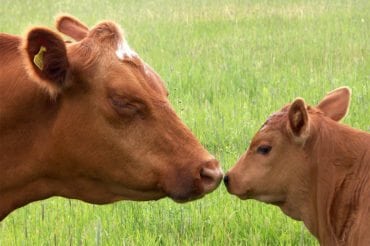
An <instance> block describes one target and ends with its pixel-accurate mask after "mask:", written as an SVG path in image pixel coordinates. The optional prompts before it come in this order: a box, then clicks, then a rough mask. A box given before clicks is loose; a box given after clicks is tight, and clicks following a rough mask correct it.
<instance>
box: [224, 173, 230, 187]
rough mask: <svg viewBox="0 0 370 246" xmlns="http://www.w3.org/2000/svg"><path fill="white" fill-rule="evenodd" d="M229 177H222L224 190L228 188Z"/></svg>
mask: <svg viewBox="0 0 370 246" xmlns="http://www.w3.org/2000/svg"><path fill="white" fill-rule="evenodd" d="M229 179H230V178H229V175H225V177H224V184H225V186H226V188H227V187H228V186H229Z"/></svg>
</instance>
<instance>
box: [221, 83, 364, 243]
mask: <svg viewBox="0 0 370 246" xmlns="http://www.w3.org/2000/svg"><path fill="white" fill-rule="evenodd" d="M350 95H351V90H350V89H349V88H348V87H341V88H338V89H336V90H334V91H331V92H330V93H328V94H327V95H326V96H325V97H324V98H323V99H322V100H321V101H320V102H319V104H318V105H317V106H308V105H306V103H305V101H304V100H303V99H302V98H297V99H296V100H295V101H293V103H291V104H289V105H286V106H285V107H283V108H282V109H281V110H280V111H278V112H276V113H274V114H272V115H271V116H270V117H269V118H268V119H267V121H266V122H265V123H264V124H263V126H262V127H261V128H260V130H259V131H258V132H257V133H256V135H255V136H254V137H253V139H252V141H251V143H250V146H249V148H248V149H247V151H246V152H245V153H244V154H243V155H242V156H241V157H240V159H239V160H238V161H237V163H236V164H235V166H233V167H232V168H231V169H230V170H229V171H228V172H227V174H226V175H225V178H224V183H225V185H226V187H227V190H228V192H230V193H231V194H233V195H236V196H237V197H239V198H241V199H255V200H258V201H261V202H264V203H268V204H272V205H276V206H278V207H279V208H280V209H281V210H282V211H283V212H284V213H285V214H286V215H288V216H290V217H291V218H293V219H296V220H301V221H303V222H304V224H305V225H306V227H307V228H308V230H309V231H310V232H311V233H312V234H313V235H314V236H315V237H316V238H317V239H318V241H319V242H320V244H321V245H370V233H369V232H370V134H369V133H367V132H364V131H361V130H357V129H354V128H351V127H349V126H347V125H345V124H342V123H339V121H340V120H341V119H342V118H343V117H345V115H346V114H347V111H348V108H349V104H350ZM364 117H368V115H367V116H364Z"/></svg>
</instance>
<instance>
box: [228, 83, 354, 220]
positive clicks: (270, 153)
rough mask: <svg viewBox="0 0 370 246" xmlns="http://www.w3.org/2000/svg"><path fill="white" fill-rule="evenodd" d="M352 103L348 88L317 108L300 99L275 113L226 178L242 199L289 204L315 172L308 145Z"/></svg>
mask: <svg viewBox="0 0 370 246" xmlns="http://www.w3.org/2000/svg"><path fill="white" fill-rule="evenodd" d="M349 102H350V90H349V89H348V88H346V87H342V88H339V89H337V90H334V91H332V92H331V93H329V94H328V95H327V96H326V97H325V98H324V99H323V100H322V101H321V102H320V103H319V104H318V105H317V106H316V107H310V106H307V105H306V104H305V102H304V101H303V99H301V98H298V99H296V100H295V101H294V102H293V103H292V104H290V105H287V106H285V107H283V108H282V109H281V110H280V111H279V112H276V113H274V114H272V115H271V116H270V117H269V118H268V119H267V121H266V122H265V123H264V124H263V126H262V127H261V129H260V130H259V131H258V132H257V133H256V135H255V136H254V137H253V139H252V142H251V144H250V146H249V148H248V150H247V151H246V152H245V153H244V154H243V155H242V156H241V157H240V159H239V161H238V162H237V163H236V164H235V166H234V167H232V168H231V169H230V170H229V172H228V173H227V175H226V176H225V179H224V182H225V184H226V186H227V189H228V191H229V192H230V193H231V194H234V195H236V196H238V197H239V198H241V199H256V200H259V201H262V202H266V203H272V204H275V205H279V206H283V205H284V203H285V202H287V200H289V199H290V196H291V195H292V194H293V193H294V192H300V191H302V189H305V187H307V185H306V184H305V182H307V178H309V177H310V172H311V170H312V168H313V167H312V165H310V163H309V161H310V158H312V156H310V153H309V150H308V148H307V145H308V142H309V141H310V140H311V139H312V138H313V137H315V136H316V135H317V133H318V131H320V127H319V125H320V124H321V123H322V122H325V121H339V120H341V119H342V118H343V117H344V116H345V115H346V113H347V110H348V107H349ZM291 216H292V217H294V215H291Z"/></svg>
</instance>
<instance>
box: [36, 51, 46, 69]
mask: <svg viewBox="0 0 370 246" xmlns="http://www.w3.org/2000/svg"><path fill="white" fill-rule="evenodd" d="M45 52H46V48H45V47H44V46H41V47H40V50H39V53H37V54H36V55H35V57H33V63H35V65H36V66H37V67H38V68H39V69H40V70H42V69H43V68H44V53H45Z"/></svg>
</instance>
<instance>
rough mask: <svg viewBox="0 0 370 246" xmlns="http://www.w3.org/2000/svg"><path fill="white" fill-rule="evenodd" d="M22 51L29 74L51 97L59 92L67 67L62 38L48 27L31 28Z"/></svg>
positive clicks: (63, 82)
mask: <svg viewBox="0 0 370 246" xmlns="http://www.w3.org/2000/svg"><path fill="white" fill-rule="evenodd" d="M22 52H23V54H24V63H25V65H26V67H27V71H28V73H29V75H30V76H31V77H32V78H33V79H34V80H35V81H36V82H38V83H39V84H40V85H41V86H42V87H43V88H45V89H46V90H47V91H48V92H49V94H50V95H51V96H52V97H55V96H56V95H57V94H59V93H60V92H61V90H62V89H63V87H64V86H65V79H66V76H67V72H68V67H69V63H68V58H67V50H66V46H65V43H64V41H63V39H62V38H61V37H60V36H59V35H58V34H56V33H54V32H53V31H51V30H49V29H46V28H42V27H37V28H33V29H31V30H30V31H29V32H28V33H27V36H26V38H25V39H24V43H23V51H22Z"/></svg>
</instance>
